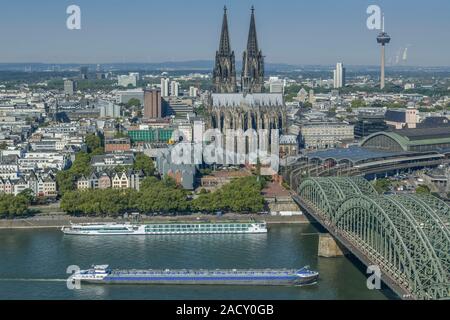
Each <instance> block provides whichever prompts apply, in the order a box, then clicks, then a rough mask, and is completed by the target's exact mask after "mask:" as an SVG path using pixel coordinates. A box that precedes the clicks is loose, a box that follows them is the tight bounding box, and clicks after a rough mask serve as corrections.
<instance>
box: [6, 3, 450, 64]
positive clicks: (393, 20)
mask: <svg viewBox="0 0 450 320" xmlns="http://www.w3.org/2000/svg"><path fill="white" fill-rule="evenodd" d="M71 4H76V5H79V6H80V7H81V13H82V29H81V30H68V29H67V28H66V19H67V17H68V15H67V14H66V8H67V6H68V5H71ZM224 4H226V5H227V6H228V9H229V25H230V32H231V41H232V46H233V49H234V50H235V52H236V59H239V60H240V59H241V58H242V51H243V49H244V47H245V44H246V38H247V32H248V25H249V19H250V7H251V5H252V4H253V5H255V8H256V23H257V30H258V38H259V43H260V46H261V48H262V50H263V53H264V55H265V56H266V59H267V61H268V62H277V63H292V64H333V63H335V62H337V61H342V62H344V63H345V64H347V65H375V64H377V63H378V60H379V48H378V46H377V44H376V40H375V37H376V34H377V32H376V31H370V30H368V29H367V28H366V19H367V14H366V8H367V7H368V5H370V4H377V5H380V6H381V7H382V9H383V11H384V13H385V15H386V27H387V31H388V32H389V34H390V35H391V36H392V39H393V40H392V43H391V44H390V45H389V47H388V51H387V55H388V60H392V61H395V55H396V54H397V53H398V52H403V51H404V48H406V47H408V60H407V64H408V65H416V66H417V65H423V66H450V19H449V16H450V1H448V0H428V1H419V0H395V1H392V0H376V1H367V0H339V1H337V0H314V1H312V0H310V1H307V0H276V1H275V0H270V1H269V0H252V1H250V0H191V1H189V0H158V1H156V0H127V1H123V0H70V1H67V0H38V1H36V0H2V3H1V4H0V62H49V63H66V62H73V63H107V62H163V61H184V60H212V59H213V58H214V53H215V50H216V49H217V46H218V42H219V33H220V27H221V20H222V8H223V5H224Z"/></svg>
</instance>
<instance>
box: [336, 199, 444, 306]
mask: <svg viewBox="0 0 450 320" xmlns="http://www.w3.org/2000/svg"><path fill="white" fill-rule="evenodd" d="M334 224H335V226H336V227H337V229H338V230H340V232H343V233H344V234H345V235H346V236H347V237H349V238H351V239H353V241H355V242H357V243H360V246H363V247H365V249H366V250H365V251H366V252H367V253H368V254H369V255H371V256H372V259H374V260H375V261H378V262H379V263H380V267H381V269H382V270H384V272H386V273H389V275H390V276H391V277H392V278H397V280H398V282H399V283H400V284H402V285H403V286H405V287H406V288H407V289H408V291H410V292H412V294H413V295H414V296H415V297H417V298H418V299H440V298H445V297H449V295H450V287H449V283H448V278H447V274H446V272H445V270H444V267H443V264H442V262H441V260H440V259H438V258H437V256H436V253H435V251H434V249H433V247H432V245H431V244H430V241H429V239H428V237H427V235H426V234H425V233H424V232H423V230H421V228H420V226H419V225H418V224H417V221H416V220H415V219H414V217H413V215H412V214H411V212H409V210H407V209H406V208H405V207H404V206H403V205H402V203H401V202H399V201H398V200H397V199H395V198H393V197H378V198H375V197H366V196H358V197H354V198H351V199H348V200H347V201H345V202H344V203H343V204H342V205H341V207H339V209H338V211H337V213H336V217H335V220H334Z"/></svg>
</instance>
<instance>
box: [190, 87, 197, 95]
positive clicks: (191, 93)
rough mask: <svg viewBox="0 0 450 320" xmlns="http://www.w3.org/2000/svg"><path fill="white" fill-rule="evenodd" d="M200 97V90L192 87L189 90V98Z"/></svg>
mask: <svg viewBox="0 0 450 320" xmlns="http://www.w3.org/2000/svg"><path fill="white" fill-rule="evenodd" d="M197 96H198V88H196V87H190V88H189V97H197Z"/></svg>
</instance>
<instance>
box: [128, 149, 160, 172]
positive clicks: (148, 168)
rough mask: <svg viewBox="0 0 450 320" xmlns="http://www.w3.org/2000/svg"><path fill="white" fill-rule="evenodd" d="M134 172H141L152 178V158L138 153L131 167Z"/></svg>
mask: <svg viewBox="0 0 450 320" xmlns="http://www.w3.org/2000/svg"><path fill="white" fill-rule="evenodd" d="M133 169H134V170H142V172H144V174H145V175H146V176H153V175H154V174H155V164H154V163H153V160H152V158H150V157H148V156H146V155H145V154H143V153H138V154H137V155H136V159H135V161H134V165H133Z"/></svg>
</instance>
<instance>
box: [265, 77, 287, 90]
mask: <svg viewBox="0 0 450 320" xmlns="http://www.w3.org/2000/svg"><path fill="white" fill-rule="evenodd" d="M269 91H270V93H284V81H283V80H281V79H280V78H278V77H270V78H269Z"/></svg>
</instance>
